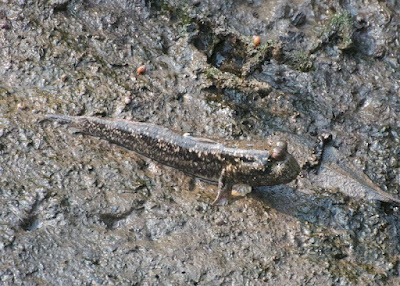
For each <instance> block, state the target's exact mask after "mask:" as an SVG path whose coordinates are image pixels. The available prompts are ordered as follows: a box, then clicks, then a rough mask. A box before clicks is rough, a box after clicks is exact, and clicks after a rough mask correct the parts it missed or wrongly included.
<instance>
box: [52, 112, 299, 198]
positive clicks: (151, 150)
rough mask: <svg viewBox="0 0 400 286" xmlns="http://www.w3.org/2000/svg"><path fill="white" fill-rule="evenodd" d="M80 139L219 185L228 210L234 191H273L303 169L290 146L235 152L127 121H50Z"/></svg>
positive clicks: (63, 118)
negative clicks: (237, 186) (101, 141)
mask: <svg viewBox="0 0 400 286" xmlns="http://www.w3.org/2000/svg"><path fill="white" fill-rule="evenodd" d="M46 118H47V119H49V120H55V121H58V122H59V123H63V124H67V125H69V126H71V127H73V128H75V129H77V131H78V132H79V133H82V134H86V135H90V136H94V137H98V138H101V139H105V140H107V141H109V142H111V143H114V144H116V145H119V146H122V147H124V148H126V149H129V150H132V151H134V152H136V153H138V154H140V155H142V156H145V157H147V158H150V159H152V160H155V161H157V162H159V163H161V164H164V165H167V166H170V167H173V168H175V169H178V170H180V171H183V172H185V173H187V174H189V175H192V176H194V177H198V178H201V179H204V180H206V181H209V182H210V183H217V184H218V195H217V198H216V199H215V201H214V202H213V204H214V205H216V204H218V205H223V204H227V203H228V201H229V198H230V196H231V191H232V186H233V185H235V184H247V185H250V186H252V187H255V186H273V185H279V184H285V183H288V182H290V181H292V180H294V179H295V178H296V177H297V175H298V173H299V172H300V167H299V165H298V163H297V161H296V159H294V158H293V156H292V155H290V154H289V153H288V152H287V144H286V142H284V141H276V142H272V143H267V142H266V144H265V150H255V149H240V148H229V147H226V146H224V145H223V144H220V143H217V142H213V141H211V140H208V141H207V140H197V139H196V138H194V137H191V136H181V135H179V134H177V133H175V132H173V131H171V130H169V129H166V128H164V127H161V126H158V125H154V124H150V123H142V122H134V121H128V120H123V119H102V118H97V117H85V116H63V115H53V114H51V115H47V116H46Z"/></svg>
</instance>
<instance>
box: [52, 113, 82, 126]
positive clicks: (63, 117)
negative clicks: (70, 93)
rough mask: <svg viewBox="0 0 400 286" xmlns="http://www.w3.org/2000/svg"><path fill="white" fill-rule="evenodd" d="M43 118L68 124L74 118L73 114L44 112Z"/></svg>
mask: <svg viewBox="0 0 400 286" xmlns="http://www.w3.org/2000/svg"><path fill="white" fill-rule="evenodd" d="M45 119H47V120H52V121H56V122H58V123H60V124H68V123H72V122H74V121H75V120H76V119H75V118H74V117H73V116H68V115H59V114H46V115H45Z"/></svg>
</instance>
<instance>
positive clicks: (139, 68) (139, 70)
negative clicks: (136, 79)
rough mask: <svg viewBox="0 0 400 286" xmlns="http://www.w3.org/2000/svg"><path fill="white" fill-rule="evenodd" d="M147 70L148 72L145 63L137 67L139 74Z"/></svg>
mask: <svg viewBox="0 0 400 286" xmlns="http://www.w3.org/2000/svg"><path fill="white" fill-rule="evenodd" d="M145 72H146V66H145V65H141V66H140V67H138V68H137V69H136V74H137V75H141V74H144V73H145Z"/></svg>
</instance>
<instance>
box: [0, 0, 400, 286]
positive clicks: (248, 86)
mask: <svg viewBox="0 0 400 286" xmlns="http://www.w3.org/2000/svg"><path fill="white" fill-rule="evenodd" d="M399 13H400V6H399V4H398V2H397V1H367V2H364V3H360V2H359V1H260V0H254V1H250V0H248V1H233V0H231V1H226V0H223V1H219V0H212V1H207V0H205V1H197V0H194V1H180V0H175V1H174V0H171V1H167V0H166V1H127V0H126V1H125V0H119V1H107V0H104V1H94V0H89V1H78V0H72V1H68V0H48V1H29V0H17V1H11V0H4V1H1V3H0V284H1V285H399V284H400V276H399V275H400V209H399V207H398V205H396V203H394V202H392V201H390V200H385V199H382V198H380V197H379V196H374V195H373V192H374V190H376V189H379V190H382V191H384V192H386V193H388V194H390V195H391V196H393V197H395V198H399V197H400V125H399V122H400V95H399V82H400V81H399V78H400V65H399V64H400V63H399V59H400V57H399V56H400V47H399V45H400V43H399V32H400V14H399ZM254 35H259V36H260V38H261V43H260V44H259V45H258V46H255V45H254V43H253V36H254ZM140 65H145V66H146V71H145V72H144V73H137V68H138V67H139V66H140ZM48 113H57V114H68V115H88V116H98V117H111V118H125V119H133V120H136V121H145V122H152V123H156V124H160V125H163V126H165V127H168V128H171V129H174V130H177V131H179V132H182V133H191V134H193V135H196V136H201V137H206V138H218V139H222V140H250V141H260V140H261V141H262V140H265V139H266V138H267V137H269V136H286V137H287V139H288V141H289V150H290V151H291V152H292V153H293V154H295V156H297V159H298V161H299V162H300V163H301V164H302V166H303V167H304V166H306V165H307V162H308V161H307V160H308V158H310V156H311V157H312V147H311V146H312V143H313V142H315V140H316V139H317V137H318V136H319V135H321V134H324V133H329V134H332V135H333V143H332V144H333V145H332V147H330V148H334V150H335V153H338V154H340V155H341V156H342V157H341V158H345V159H346V160H348V162H350V163H351V164H352V166H355V168H357V169H358V170H360V172H361V174H365V176H368V178H370V181H371V182H373V184H375V186H374V187H367V186H366V185H368V184H369V183H365V182H366V179H362V178H361V177H360V176H358V175H357V176H353V175H352V172H351V171H350V172H348V169H346V170H347V171H346V170H344V169H340V170H339V169H337V168H336V167H335V166H341V164H342V163H341V162H342V161H340V162H339V161H334V163H329V164H328V165H326V166H327V167H323V171H321V172H318V170H317V171H315V172H312V171H309V170H308V169H307V168H304V170H303V172H302V175H301V176H299V177H298V178H297V179H296V180H295V181H293V182H291V183H290V184H288V185H284V186H277V187H262V188H257V189H255V190H253V192H251V193H249V194H247V195H246V196H239V197H236V199H234V200H233V201H232V202H231V203H230V204H229V205H228V206H224V207H213V206H211V205H210V202H212V200H213V199H214V198H215V195H216V188H215V187H214V186H210V185H208V184H207V183H204V182H200V181H198V180H195V179H192V178H190V177H188V176H186V175H184V174H183V173H181V172H179V171H176V170H174V169H171V168H167V167H163V166H160V165H158V164H156V163H154V162H152V161H149V160H146V159H144V158H142V157H139V156H137V155H136V154H133V153H131V152H129V151H127V150H124V149H121V148H119V147H117V146H114V145H111V144H109V143H107V142H104V141H101V140H97V139H95V138H90V137H85V136H82V135H79V134H77V135H75V134H73V133H72V131H71V130H69V129H67V128H65V127H64V126H61V125H57V124H54V123H50V122H45V121H42V119H43V116H44V115H45V114H48ZM292 141H293V142H292ZM324 160H325V159H322V163H321V164H322V165H323V164H324ZM340 160H341V159H340ZM334 164H337V165H334ZM316 165H318V164H316ZM332 166H333V167H332ZM317 167H318V166H317ZM316 169H318V168H316ZM337 170H339V171H337ZM343 170H344V171H343ZM346 172H347V173H346ZM349 174H350V175H349ZM360 178H361V179H360ZM329 182H331V183H332V182H337V183H338V184H337V186H336V185H335V183H333V184H330V185H329V184H325V183H329ZM368 192H372V195H371V194H369V193H368Z"/></svg>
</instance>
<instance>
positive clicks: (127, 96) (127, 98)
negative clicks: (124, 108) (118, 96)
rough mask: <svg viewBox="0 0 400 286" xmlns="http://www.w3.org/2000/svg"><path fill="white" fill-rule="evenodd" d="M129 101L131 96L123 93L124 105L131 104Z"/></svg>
mask: <svg viewBox="0 0 400 286" xmlns="http://www.w3.org/2000/svg"><path fill="white" fill-rule="evenodd" d="M131 102H132V96H130V95H125V98H124V103H125V104H126V105H129V104H131Z"/></svg>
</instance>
